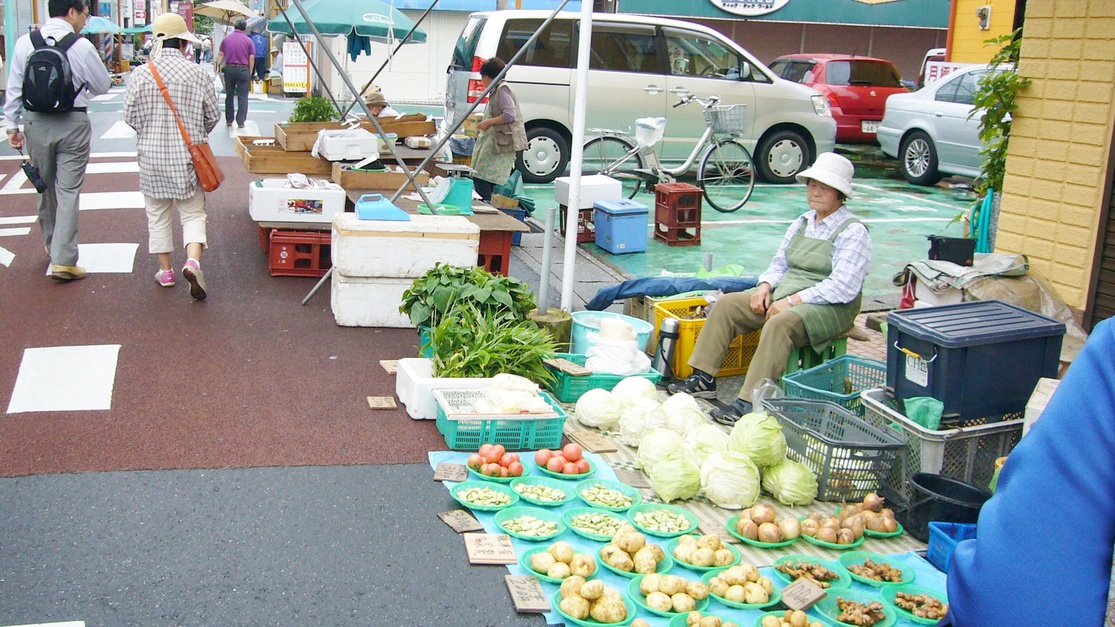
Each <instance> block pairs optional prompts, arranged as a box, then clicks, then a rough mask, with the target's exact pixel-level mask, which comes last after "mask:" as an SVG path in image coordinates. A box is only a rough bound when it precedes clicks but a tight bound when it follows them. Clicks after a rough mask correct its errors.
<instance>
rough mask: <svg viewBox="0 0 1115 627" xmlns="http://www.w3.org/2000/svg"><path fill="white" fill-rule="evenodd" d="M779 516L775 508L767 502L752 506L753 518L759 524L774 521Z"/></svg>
mask: <svg viewBox="0 0 1115 627" xmlns="http://www.w3.org/2000/svg"><path fill="white" fill-rule="evenodd" d="M777 516H778V514H777V512H775V511H774V508H773V507H771V506H770V505H767V504H766V503H759V504H758V505H756V506H754V507H752V508H751V520H754V521H755V522H756V523H757V524H759V525H762V524H763V523H772V522H774V519H775V517H777Z"/></svg>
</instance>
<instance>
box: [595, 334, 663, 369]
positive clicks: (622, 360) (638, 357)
mask: <svg viewBox="0 0 1115 627" xmlns="http://www.w3.org/2000/svg"><path fill="white" fill-rule="evenodd" d="M587 335H588V339H589V341H590V342H594V344H593V346H591V347H590V348H589V349H588V350H586V351H585V355H587V356H588V359H586V360H585V367H586V368H588V369H589V370H591V371H593V372H599V373H606V374H615V375H621V376H630V375H633V374H640V373H643V372H647V371H648V370H650V357H647V354H646V353H644V352H643V351H641V350H639V343H638V342H637V341H634V340H609V339H608V338H605V337H600V334H598V333H595V332H594V331H589V332H588V334H587ZM594 336H595V337H594Z"/></svg>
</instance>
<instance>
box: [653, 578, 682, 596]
mask: <svg viewBox="0 0 1115 627" xmlns="http://www.w3.org/2000/svg"><path fill="white" fill-rule="evenodd" d="M686 583H687V582H686V581H685V580H684V579H682V578H681V577H678V576H677V575H662V581H661V582H660V583H659V584H658V590H659V591H660V592H663V593H664V594H666V595H667V596H672V595H675V594H677V593H679V592H681V591H682V590H684V589H685V584H686Z"/></svg>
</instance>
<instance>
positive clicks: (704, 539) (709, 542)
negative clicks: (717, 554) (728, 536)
mask: <svg viewBox="0 0 1115 627" xmlns="http://www.w3.org/2000/svg"><path fill="white" fill-rule="evenodd" d="M721 544H722V541H721V539H720V536H718V535H716V534H715V533H710V534H708V535H706V536H701V539H699V540H697V546H701V547H705V548H708V549H712V550H713V551H715V550H716V549H719V548H720V546H721Z"/></svg>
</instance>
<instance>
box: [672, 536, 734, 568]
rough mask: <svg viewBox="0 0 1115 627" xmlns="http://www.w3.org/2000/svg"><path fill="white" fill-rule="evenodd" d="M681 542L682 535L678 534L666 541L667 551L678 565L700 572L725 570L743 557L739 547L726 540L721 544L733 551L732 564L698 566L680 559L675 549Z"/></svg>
mask: <svg viewBox="0 0 1115 627" xmlns="http://www.w3.org/2000/svg"><path fill="white" fill-rule="evenodd" d="M679 544H681V536H678V537H676V538H674V539H672V540H670V541H669V542H667V543H666V553H667V554H668V555H669V556H670V557H673V558H674V561H675V562H677V565H678V566H681V567H682V568H688V569H689V570H692V571H696V572H698V573H707V572H709V571H710V570H724V569H725V568H728V567H729V566H735V565H736V564H738V563H739V561H740V559H741V556H740V553H739V549H737V548H736V547H734V546H732V545H730V544H728V543H726V542H721V546H722V547H723V548H725V549H728V550H729V551H731V552H732V562H731V563H730V564H724V565H721V566H697V565H695V564H690V563H689V562H686V561H685V560H682V559H680V558H678V557H677V556H675V555H674V549H676V548H677V546H678V545H679Z"/></svg>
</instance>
